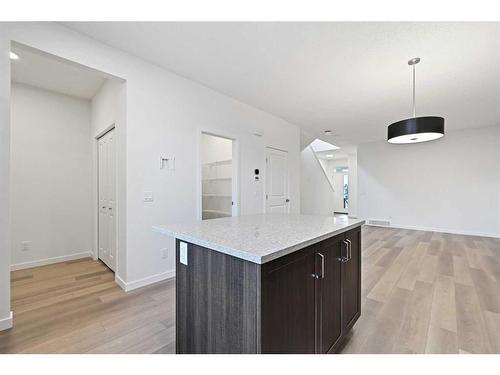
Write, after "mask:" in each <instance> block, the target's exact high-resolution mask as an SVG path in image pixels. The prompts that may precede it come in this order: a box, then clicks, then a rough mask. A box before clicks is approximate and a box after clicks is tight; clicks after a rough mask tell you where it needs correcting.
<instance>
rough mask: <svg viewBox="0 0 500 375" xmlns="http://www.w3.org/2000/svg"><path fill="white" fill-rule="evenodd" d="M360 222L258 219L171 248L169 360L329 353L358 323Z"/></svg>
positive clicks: (194, 227)
mask: <svg viewBox="0 0 500 375" xmlns="http://www.w3.org/2000/svg"><path fill="white" fill-rule="evenodd" d="M363 223H364V221H362V220H357V219H349V218H341V217H325V216H311V215H299V214H261V215H247V216H238V217H230V218H222V219H213V220H205V221H197V222H193V223H188V224H174V225H164V226H156V227H154V229H155V230H156V231H158V232H160V233H163V234H165V235H168V236H172V237H174V238H176V352H177V353H332V352H335V351H336V350H337V348H338V346H339V344H340V343H341V341H342V338H343V337H344V336H345V335H346V334H347V333H348V332H349V330H350V329H351V328H352V326H353V325H354V323H355V322H356V320H357V319H358V318H359V316H360V314H361V225H362V224H363Z"/></svg>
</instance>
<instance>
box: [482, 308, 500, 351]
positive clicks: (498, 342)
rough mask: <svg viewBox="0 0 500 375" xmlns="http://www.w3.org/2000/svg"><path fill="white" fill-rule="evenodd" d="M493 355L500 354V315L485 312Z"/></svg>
mask: <svg viewBox="0 0 500 375" xmlns="http://www.w3.org/2000/svg"><path fill="white" fill-rule="evenodd" d="M483 317H484V321H485V324H486V332H487V333H488V338H489V341H490V347H491V352H492V353H500V314H497V313H494V312H491V311H483Z"/></svg>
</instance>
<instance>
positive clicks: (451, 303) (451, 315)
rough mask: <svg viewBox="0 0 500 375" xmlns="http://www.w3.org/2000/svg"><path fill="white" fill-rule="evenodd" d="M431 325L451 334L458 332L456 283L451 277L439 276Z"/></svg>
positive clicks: (433, 301)
mask: <svg viewBox="0 0 500 375" xmlns="http://www.w3.org/2000/svg"><path fill="white" fill-rule="evenodd" d="M430 324H431V325H434V326H436V327H439V328H442V329H445V330H447V331H450V332H455V333H456V332H457V309H456V303H455V283H454V280H453V278H452V277H451V276H445V275H439V276H438V278H437V280H436V285H435V288H434V296H433V300H432V307H431V321H430Z"/></svg>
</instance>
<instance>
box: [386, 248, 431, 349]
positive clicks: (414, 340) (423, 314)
mask: <svg viewBox="0 0 500 375" xmlns="http://www.w3.org/2000/svg"><path fill="white" fill-rule="evenodd" d="M426 250H427V249H426ZM433 288H434V286H433V285H432V284H429V283H425V282H421V281H417V282H416V283H415V287H414V290H413V292H412V294H411V297H410V301H409V304H408V307H407V308H406V309H405V312H404V315H403V317H402V323H401V327H400V330H399V333H398V338H397V340H396V343H395V346H394V352H402V353H406V352H408V353H423V352H425V346H426V343H427V332H428V330H429V321H430V317H431V306H432V300H433Z"/></svg>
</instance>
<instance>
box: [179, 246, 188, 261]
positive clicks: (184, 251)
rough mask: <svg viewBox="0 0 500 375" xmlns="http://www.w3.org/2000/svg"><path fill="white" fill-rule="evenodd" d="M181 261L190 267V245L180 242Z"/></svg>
mask: <svg viewBox="0 0 500 375" xmlns="http://www.w3.org/2000/svg"><path fill="white" fill-rule="evenodd" d="M179 261H180V262H181V263H182V264H184V265H186V266H187V265H188V244H187V243H186V242H182V241H181V242H179Z"/></svg>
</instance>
